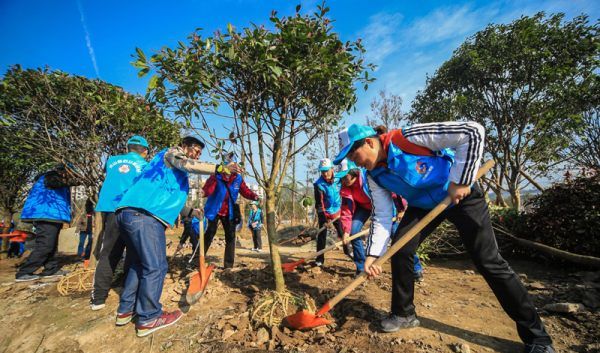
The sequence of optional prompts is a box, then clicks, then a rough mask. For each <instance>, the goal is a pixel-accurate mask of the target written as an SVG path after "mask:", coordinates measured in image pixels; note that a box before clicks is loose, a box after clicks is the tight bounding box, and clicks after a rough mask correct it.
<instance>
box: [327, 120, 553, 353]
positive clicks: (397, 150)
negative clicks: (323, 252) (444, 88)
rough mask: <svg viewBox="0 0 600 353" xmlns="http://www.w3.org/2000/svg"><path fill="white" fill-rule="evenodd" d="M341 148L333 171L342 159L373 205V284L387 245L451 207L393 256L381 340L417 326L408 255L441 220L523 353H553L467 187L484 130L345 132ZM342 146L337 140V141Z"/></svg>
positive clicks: (470, 125) (472, 126)
mask: <svg viewBox="0 0 600 353" xmlns="http://www.w3.org/2000/svg"><path fill="white" fill-rule="evenodd" d="M346 133H347V134H348V142H347V143H346V144H344V145H343V146H341V147H342V148H341V149H340V153H339V154H338V156H337V157H336V159H335V161H334V162H335V163H340V162H341V161H342V160H343V159H344V158H348V159H350V160H352V161H353V162H355V163H356V164H357V165H358V166H361V167H364V168H365V169H367V170H368V173H367V179H368V185H369V190H370V192H371V195H372V200H373V218H372V219H373V224H372V226H371V232H370V235H369V238H368V241H367V259H366V260H365V272H366V273H367V274H368V275H369V276H372V277H373V276H378V275H379V274H381V272H382V269H381V267H380V266H375V265H373V262H375V260H376V259H377V257H379V256H381V255H383V253H384V252H385V250H386V245H387V242H388V240H389V238H390V236H392V242H396V241H398V240H399V239H400V238H401V237H402V235H404V233H406V232H407V231H408V230H409V229H410V228H411V227H412V226H413V225H414V224H415V223H416V222H418V221H419V219H421V218H423V217H424V216H425V215H426V214H427V213H428V211H429V210H431V209H432V208H433V207H435V206H436V205H437V204H438V203H439V202H440V201H442V200H443V199H444V198H445V197H446V195H449V196H450V197H451V199H452V202H453V206H451V207H449V208H448V209H446V210H445V211H444V212H443V213H442V214H440V215H439V216H438V217H437V218H436V219H434V221H432V222H431V223H430V224H429V225H428V226H427V227H425V229H424V230H422V231H421V233H420V234H418V235H417V236H415V237H414V238H413V239H412V240H411V241H409V242H408V243H407V244H406V246H404V247H403V248H402V249H400V250H399V251H398V252H397V253H396V254H394V255H393V256H392V259H391V265H392V305H391V314H390V315H389V317H387V318H385V319H384V320H382V321H381V328H382V330H383V331H385V332H395V331H397V330H399V329H402V328H408V327H415V326H418V325H419V324H420V323H419V320H418V319H417V317H416V312H415V305H414V302H413V301H414V282H413V280H412V276H411V273H412V270H413V253H414V252H415V250H416V249H417V246H418V245H419V244H420V243H421V242H422V241H423V240H424V239H425V238H426V237H427V236H428V235H429V234H430V233H431V232H432V231H433V230H434V229H435V228H436V227H437V226H438V225H439V224H440V223H441V222H442V221H443V220H444V219H448V220H449V221H450V222H452V223H453V224H454V225H455V226H456V228H457V229H458V231H459V234H460V237H461V239H462V241H463V244H464V246H465V248H466V249H467V251H468V253H469V254H470V255H471V258H472V259H473V262H474V263H475V266H476V267H477V269H478V271H479V272H480V273H481V274H482V275H483V277H484V278H485V280H486V282H487V283H488V284H489V286H490V288H491V289H492V291H493V292H494V294H495V295H496V298H497V299H498V300H499V302H500V304H501V305H502V307H503V308H504V310H505V312H506V313H507V314H508V315H509V316H510V317H511V318H512V319H513V320H514V321H515V323H516V326H517V332H518V334H519V337H520V338H521V340H522V341H523V342H524V344H525V347H524V350H523V352H525V353H554V352H555V351H554V348H553V346H552V340H551V338H550V336H549V335H548V333H547V332H546V329H545V328H544V324H543V323H542V321H541V319H540V316H539V315H538V313H537V311H536V309H535V306H534V305H533V302H532V300H531V298H530V297H529V294H528V293H527V290H526V289H525V287H524V286H523V284H522V283H521V281H520V280H519V277H518V276H517V275H516V274H515V273H514V271H513V270H512V269H511V267H510V266H509V265H508V263H507V262H506V260H504V259H503V258H502V256H501V255H500V253H499V251H498V245H497V243H496V239H495V236H494V232H493V230H492V225H491V221H490V215H489V211H488V208H487V203H486V201H485V198H484V194H483V192H482V190H481V189H480V188H479V186H477V185H472V184H473V181H474V179H475V176H476V173H477V170H478V169H479V164H480V160H481V158H482V155H483V146H484V135H485V132H484V129H483V127H482V126H481V125H479V124H478V123H475V122H443V123H430V124H418V125H415V126H412V127H409V128H405V129H400V130H392V131H390V132H389V133H379V134H378V133H377V132H376V131H375V130H374V129H373V128H371V127H369V126H363V125H357V124H354V125H351V126H350V127H349V128H348V129H347V131H346ZM340 141H341V139H340ZM392 193H396V194H398V195H402V196H403V197H404V198H406V199H407V201H408V208H407V210H406V212H405V214H404V217H403V218H402V220H401V221H400V225H399V227H398V229H397V230H396V232H395V233H394V234H393V235H392V234H391V230H392V221H391V219H392V217H393V216H394V215H393V214H392V213H391V212H390V207H389V205H390V204H392V202H393V200H392Z"/></svg>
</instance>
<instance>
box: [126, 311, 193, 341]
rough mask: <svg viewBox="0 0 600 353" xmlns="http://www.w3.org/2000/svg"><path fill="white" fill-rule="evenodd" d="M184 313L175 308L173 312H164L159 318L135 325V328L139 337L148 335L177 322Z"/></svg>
mask: <svg viewBox="0 0 600 353" xmlns="http://www.w3.org/2000/svg"><path fill="white" fill-rule="evenodd" d="M182 316H183V313H182V312H181V310H175V311H172V312H169V313H167V312H163V313H162V315H160V316H159V317H158V319H156V320H154V321H152V322H151V323H149V324H146V325H135V330H136V333H137V336H138V337H144V336H148V335H149V334H151V333H152V332H154V331H158V330H160V329H162V328H165V327H168V326H171V325H173V324H174V323H176V322H177V321H178V320H179V319H181V317H182Z"/></svg>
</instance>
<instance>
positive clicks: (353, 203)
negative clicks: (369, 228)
mask: <svg viewBox="0 0 600 353" xmlns="http://www.w3.org/2000/svg"><path fill="white" fill-rule="evenodd" d="M364 183H366V180H364V179H363V173H359V174H358V177H357V180H356V182H354V184H352V185H351V186H342V189H341V191H340V195H341V196H342V212H341V215H340V219H341V221H342V229H343V230H344V233H348V234H350V231H351V230H352V215H354V212H355V211H356V208H357V207H361V208H364V209H367V210H371V208H372V207H373V206H372V204H371V198H369V196H368V195H367V194H366V193H365V186H364Z"/></svg>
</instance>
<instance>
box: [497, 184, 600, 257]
mask: <svg viewBox="0 0 600 353" xmlns="http://www.w3.org/2000/svg"><path fill="white" fill-rule="evenodd" d="M528 207H529V208H530V209H531V211H530V212H528V213H526V214H523V215H522V216H521V217H519V218H521V220H520V223H521V224H515V225H514V227H513V228H512V229H516V231H517V235H518V236H520V237H522V238H525V239H529V240H533V241H537V242H540V243H542V244H546V245H549V246H552V247H555V248H558V249H561V250H565V251H569V252H573V253H576V254H580V255H590V256H596V257H600V174H595V175H592V176H588V177H578V178H575V179H573V180H567V181H565V182H563V183H560V184H555V185H553V186H552V187H551V188H549V189H546V190H544V192H543V193H542V194H540V195H538V196H536V197H534V198H533V199H532V200H531V201H530V202H529V204H528ZM517 221H519V220H518V219H517ZM507 228H508V227H507Z"/></svg>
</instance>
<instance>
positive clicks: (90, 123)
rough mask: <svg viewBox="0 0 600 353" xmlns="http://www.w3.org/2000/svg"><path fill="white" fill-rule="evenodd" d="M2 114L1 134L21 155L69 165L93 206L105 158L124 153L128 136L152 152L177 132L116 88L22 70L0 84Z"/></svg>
mask: <svg viewBox="0 0 600 353" xmlns="http://www.w3.org/2000/svg"><path fill="white" fill-rule="evenodd" d="M0 116H1V117H2V118H1V119H2V121H3V122H4V123H3V126H0V131H2V135H3V136H9V137H10V138H11V139H12V140H13V141H18V144H17V146H18V149H19V153H20V154H19V155H21V156H24V158H25V159H27V158H33V160H36V158H37V159H40V160H43V161H50V162H53V163H71V164H72V165H74V166H75V167H76V168H77V169H78V170H79V171H80V173H81V175H82V176H83V178H82V179H83V180H82V184H83V185H84V186H85V187H86V188H87V193H88V195H89V196H90V197H91V199H92V201H94V202H95V201H96V198H97V194H98V191H99V187H100V185H101V184H102V181H103V179H104V163H105V161H106V159H107V158H108V157H109V156H110V155H113V154H118V153H123V152H124V151H125V148H126V141H127V139H128V138H129V137H131V135H133V134H140V135H144V136H145V137H146V138H147V139H148V140H149V142H150V144H151V145H152V146H153V147H154V148H155V149H156V148H159V147H162V146H167V145H169V144H171V143H174V142H176V141H177V140H178V137H179V130H180V126H179V125H178V124H176V123H174V122H172V121H170V120H168V119H165V118H164V117H163V115H162V114H161V113H160V111H159V110H157V109H155V107H154V106H153V105H152V104H150V103H147V102H146V101H145V100H144V98H143V97H140V96H136V95H132V94H129V93H127V92H125V91H124V90H123V89H121V88H120V87H117V86H113V85H111V84H108V83H106V82H103V81H100V80H90V79H87V78H85V77H81V76H72V75H68V74H66V73H64V72H60V71H51V70H49V69H28V70H23V69H22V68H21V67H20V66H13V67H11V68H10V69H9V70H8V71H7V72H6V74H5V75H4V77H3V79H2V81H1V82H0ZM27 165H29V164H27ZM24 168H25V169H27V166H25V167H24Z"/></svg>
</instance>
